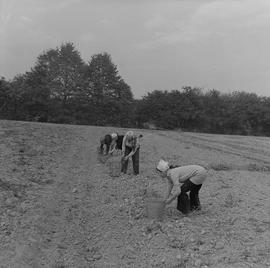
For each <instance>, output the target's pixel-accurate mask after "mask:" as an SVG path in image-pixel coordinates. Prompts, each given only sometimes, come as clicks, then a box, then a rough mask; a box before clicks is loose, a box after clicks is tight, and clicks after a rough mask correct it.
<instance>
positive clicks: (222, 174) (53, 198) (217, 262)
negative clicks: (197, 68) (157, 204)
mask: <svg viewBox="0 0 270 268" xmlns="http://www.w3.org/2000/svg"><path fill="white" fill-rule="evenodd" d="M111 131H115V129H113V128H103V127H92V126H70V125H56V124H39V123H29V122H16V121H0V161H1V165H0V267H11V268H25V267H27V268H28V267H52V268H56V267H58V268H61V267H62V268H64V267H72V268H73V267H75V268H77V267H78V268H83V267H93V268H109V267H110V268H119V267H123V268H126V267H156V268H158V267H159V268H163V267H167V268H177V267H178V268H184V267H186V268H187V267H204V268H206V267H217V268H223V267H230V268H231V267H232V268H242V267H252V268H253V267H254V268H257V267H258V268H261V267H263V268H269V267H270V179H269V172H270V138H266V137H243V136H226V135H210V134H199V133H186V132H173V131H145V130H135V131H136V132H138V133H142V134H143V135H144V137H143V139H142V146H141V151H140V175H138V176H133V175H132V169H130V170H129V174H127V175H124V176H123V175H120V176H117V177H115V176H111V175H110V162H112V161H114V160H115V159H117V157H119V156H114V157H112V158H110V159H108V160H107V161H106V162H105V163H103V162H102V161H100V160H99V159H98V157H97V150H96V148H97V146H98V141H99V137H100V136H102V135H104V134H107V133H110V132H111ZM117 131H118V132H119V133H124V131H125V129H117ZM161 157H165V158H166V159H168V160H170V161H171V163H174V164H180V165H185V164H200V165H203V166H205V167H207V168H208V174H209V176H208V179H207V180H206V182H205V184H204V185H203V187H202V189H201V192H200V199H201V203H202V210H201V211H199V212H194V213H192V214H191V215H190V216H188V217H184V216H183V215H182V214H181V213H180V212H178V211H177V210H176V208H175V206H176V204H175V202H174V203H172V204H171V205H169V206H168V207H166V211H165V217H164V220H163V221H155V220H151V219H148V218H147V217H146V211H145V207H146V195H147V193H148V191H149V189H154V190H155V191H157V192H158V193H160V194H161V195H162V194H163V193H164V190H165V189H166V182H165V181H164V180H163V179H162V178H160V177H159V176H158V175H157V174H156V172H155V165H156V163H157V161H158V160H159V159H160V158H161Z"/></svg>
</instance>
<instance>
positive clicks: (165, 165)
mask: <svg viewBox="0 0 270 268" xmlns="http://www.w3.org/2000/svg"><path fill="white" fill-rule="evenodd" d="M168 169H169V163H168V162H166V161H164V160H163V159H160V160H159V162H158V165H157V170H159V171H162V172H164V171H167V170H168Z"/></svg>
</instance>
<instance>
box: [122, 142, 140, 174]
mask: <svg viewBox="0 0 270 268" xmlns="http://www.w3.org/2000/svg"><path fill="white" fill-rule="evenodd" d="M131 151H132V148H130V147H127V146H126V148H125V153H124V156H127V155H129V154H130V152H131ZM139 156H140V148H138V149H137V151H136V152H135V154H134V155H132V165H133V173H134V175H138V174H139ZM127 169H128V160H127V161H125V160H122V167H121V172H123V173H125V174H126V173H127Z"/></svg>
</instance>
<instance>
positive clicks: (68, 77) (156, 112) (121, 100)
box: [0, 43, 270, 136]
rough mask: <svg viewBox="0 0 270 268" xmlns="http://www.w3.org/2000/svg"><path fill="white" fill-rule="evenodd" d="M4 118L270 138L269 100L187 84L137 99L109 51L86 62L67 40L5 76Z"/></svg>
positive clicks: (0, 99)
mask: <svg viewBox="0 0 270 268" xmlns="http://www.w3.org/2000/svg"><path fill="white" fill-rule="evenodd" d="M0 118H1V119H13V120H30V121H41V122H57V123H73V124H89V125H90V124H91V125H110V126H117V127H153V128H160V129H182V130H186V131H198V132H208V133H224V134H240V135H267V136H270V98H267V97H259V96H257V95H256V94H254V93H246V92H239V91H236V92H233V93H228V94H224V93H221V92H219V91H218V90H215V89H212V90H209V91H207V92H203V91H202V90H201V89H200V88H192V87H183V88H182V89H180V90H172V91H166V90H164V91H162V90H154V91H152V92H149V93H147V94H146V95H145V96H143V97H142V98H141V99H138V100H135V99H134V98H133V94H132V91H131V88H130V86H129V85H128V84H127V83H126V82H125V81H124V79H123V78H122V77H121V76H120V75H119V73H118V70H117V66H116V65H115V64H114V63H113V62H112V59H111V56H110V55H109V54H108V53H100V54H96V55H93V56H92V57H91V59H89V61H88V62H87V63H85V62H84V61H83V60H82V58H81V56H80V53H79V52H78V51H77V50H76V49H75V47H74V45H73V44H72V43H65V44H62V45H61V46H60V47H59V48H56V49H49V50H48V51H45V52H43V53H42V54H41V55H39V56H38V57H37V61H36V63H35V66H34V67H33V68H32V69H31V70H30V71H29V72H26V73H25V74H21V75H17V76H15V77H14V78H13V79H12V80H11V81H7V80H6V79H5V78H4V77H2V78H1V79H0Z"/></svg>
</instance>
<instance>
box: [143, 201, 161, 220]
mask: <svg viewBox="0 0 270 268" xmlns="http://www.w3.org/2000/svg"><path fill="white" fill-rule="evenodd" d="M164 210H165V203H164V200H163V199H161V198H148V199H146V215H147V218H148V219H156V220H159V221H162V220H163V217H164Z"/></svg>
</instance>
